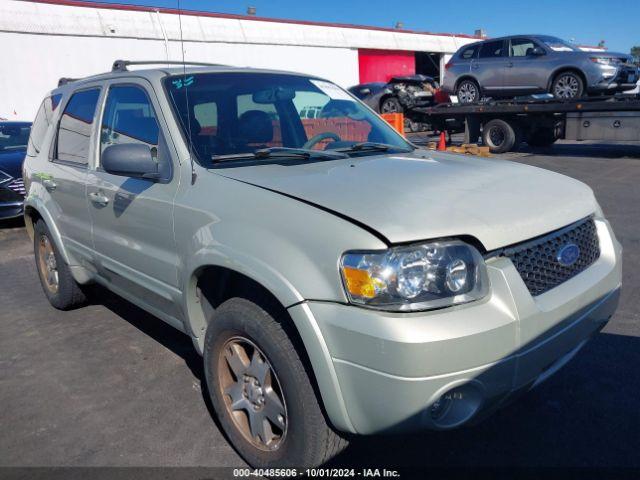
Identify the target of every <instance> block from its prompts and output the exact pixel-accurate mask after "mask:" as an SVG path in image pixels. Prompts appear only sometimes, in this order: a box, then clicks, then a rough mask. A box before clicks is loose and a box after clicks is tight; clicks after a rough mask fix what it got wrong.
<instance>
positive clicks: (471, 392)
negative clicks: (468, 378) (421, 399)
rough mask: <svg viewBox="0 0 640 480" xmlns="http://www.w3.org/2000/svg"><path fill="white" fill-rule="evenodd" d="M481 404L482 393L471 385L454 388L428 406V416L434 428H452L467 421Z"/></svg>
mask: <svg viewBox="0 0 640 480" xmlns="http://www.w3.org/2000/svg"><path fill="white" fill-rule="evenodd" d="M481 404H482V393H481V392H480V390H479V389H478V388H477V386H474V385H471V384H465V385H460V386H458V387H454V388H452V389H450V390H448V391H446V392H445V393H443V394H442V395H441V396H440V397H438V398H437V399H436V400H435V401H434V402H433V403H432V404H431V405H430V406H429V410H428V412H429V416H430V417H431V421H432V422H433V424H434V425H435V426H436V427H439V428H454V427H457V426H459V425H462V424H463V423H465V422H467V421H469V420H470V419H471V417H473V416H474V415H475V414H476V412H477V411H478V410H479V409H480V405H481Z"/></svg>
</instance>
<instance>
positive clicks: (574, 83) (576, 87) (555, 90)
mask: <svg viewBox="0 0 640 480" xmlns="http://www.w3.org/2000/svg"><path fill="white" fill-rule="evenodd" d="M583 92H584V82H583V81H582V78H580V75H578V74H577V73H575V72H560V73H559V74H558V76H557V77H556V78H555V79H554V80H553V84H552V85H551V93H552V94H553V96H554V97H556V98H557V99H559V100H567V99H570V98H580V97H582V93H583Z"/></svg>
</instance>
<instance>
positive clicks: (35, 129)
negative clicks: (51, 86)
mask: <svg viewBox="0 0 640 480" xmlns="http://www.w3.org/2000/svg"><path fill="white" fill-rule="evenodd" d="M61 99H62V94H60V93H58V94H56V95H52V96H50V97H47V98H45V99H44V100H43V101H42V103H41V104H40V108H39V109H38V113H37V114H36V119H35V120H34V121H33V125H32V126H31V136H30V137H29V144H28V147H27V155H28V156H30V157H35V156H36V155H37V154H38V153H40V149H41V148H42V142H43V141H44V136H45V135H46V133H47V130H49V127H50V126H51V123H52V121H53V112H54V111H55V110H56V108H57V107H58V104H59V103H60V100H61Z"/></svg>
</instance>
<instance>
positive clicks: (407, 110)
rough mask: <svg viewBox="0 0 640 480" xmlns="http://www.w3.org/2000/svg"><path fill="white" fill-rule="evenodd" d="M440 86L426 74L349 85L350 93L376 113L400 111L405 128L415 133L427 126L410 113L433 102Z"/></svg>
mask: <svg viewBox="0 0 640 480" xmlns="http://www.w3.org/2000/svg"><path fill="white" fill-rule="evenodd" d="M438 88H439V85H438V82H436V81H435V80H434V79H433V77H429V76H427V75H420V74H417V75H407V76H401V77H392V78H391V80H389V82H387V83H385V82H372V83H362V84H360V85H355V86H353V87H351V88H349V92H351V93H352V94H353V95H355V96H356V97H357V98H358V99H360V100H362V101H363V102H364V103H366V104H367V105H368V106H369V107H371V108H372V109H373V110H375V111H376V112H378V113H402V114H404V115H405V128H406V129H408V130H410V131H412V132H418V131H423V130H425V129H426V125H424V124H422V123H420V122H419V121H417V120H416V119H415V118H414V117H413V115H412V109H414V108H416V107H430V106H432V105H433V104H434V103H436V102H435V98H436V91H437V90H438Z"/></svg>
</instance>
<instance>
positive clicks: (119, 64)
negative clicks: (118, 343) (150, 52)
mask: <svg viewBox="0 0 640 480" xmlns="http://www.w3.org/2000/svg"><path fill="white" fill-rule="evenodd" d="M129 65H199V66H203V67H226V66H227V65H222V64H220V63H205V62H188V61H185V62H182V61H175V60H116V61H115V62H113V67H111V71H112V72H126V71H127V67H128V66H129Z"/></svg>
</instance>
